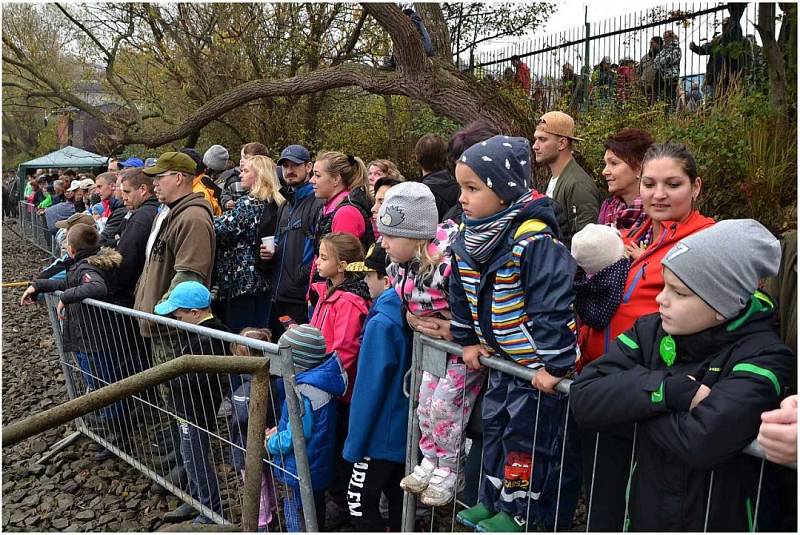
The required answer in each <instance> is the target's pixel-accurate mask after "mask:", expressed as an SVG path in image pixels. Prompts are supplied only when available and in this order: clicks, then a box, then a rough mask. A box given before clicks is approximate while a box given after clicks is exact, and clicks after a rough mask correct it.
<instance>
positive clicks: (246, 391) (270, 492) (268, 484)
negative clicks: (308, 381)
mask: <svg viewBox="0 0 800 535" xmlns="http://www.w3.org/2000/svg"><path fill="white" fill-rule="evenodd" d="M239 334H240V335H242V336H246V337H247V338H254V339H256V340H261V341H262V342H271V341H272V337H271V335H270V332H269V329H257V328H255V327H245V328H244V329H242V332H240V333H239ZM231 353H233V354H234V355H236V356H239V357H246V356H252V357H261V356H263V355H264V353H263V352H261V351H258V350H255V349H252V348H250V347H247V346H245V345H241V344H231ZM242 377H244V381H243V382H242V384H241V385H239V387H238V388H237V389H236V390H234V392H233V394H231V400H233V414H231V417H230V420H229V422H230V430H231V442H233V444H234V447H232V448H231V457H232V461H233V467H234V469H235V470H236V471H237V472H239V474H240V475H241V476H242V481H244V475H245V474H244V468H245V449H246V448H247V426H248V423H249V419H248V414H249V408H250V376H249V375H244V376H242ZM275 395H276V392H275V388H274V387H273V384H272V377H270V388H269V391H268V392H267V396H268V397H267V419H266V421H265V422H262V423H263V425H264V427H265V428H269V427H273V426H274V425H275V421H276V420H277V417H276V410H275V408H274V403H275ZM257 425H258V424H257ZM276 508H277V503H275V486H274V485H273V477H272V474H271V471H264V472H263V473H262V474H261V506H260V507H259V512H258V531H259V532H265V531H268V525H269V523H270V522H271V521H272V512H273V511H274V510H275V509H276Z"/></svg>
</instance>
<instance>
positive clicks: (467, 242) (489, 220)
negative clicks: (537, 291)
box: [464, 191, 533, 264]
mask: <svg viewBox="0 0 800 535" xmlns="http://www.w3.org/2000/svg"><path fill="white" fill-rule="evenodd" d="M532 199H533V192H532V191H527V192H526V193H524V194H523V195H522V197H520V198H518V199H517V202H515V203H514V204H512V205H511V206H509V207H508V208H506V209H505V210H503V211H502V212H498V213H496V214H494V215H492V216H489V217H485V218H483V219H470V218H468V217H464V224H465V227H466V228H465V230H464V246H465V247H466V249H467V252H468V253H469V255H470V256H471V257H472V258H474V259H475V260H476V261H477V262H478V263H480V264H483V263H484V262H486V261H487V260H489V257H491V256H492V253H493V252H494V250H495V248H496V247H497V245H498V244H499V243H500V242H501V241H502V239H503V236H505V231H506V230H507V229H508V227H509V226H510V224H511V222H512V221H514V219H515V218H516V217H517V216H518V215H519V213H520V212H521V211H522V209H523V208H524V207H525V205H526V204H527V203H528V202H530V201H531V200H532Z"/></svg>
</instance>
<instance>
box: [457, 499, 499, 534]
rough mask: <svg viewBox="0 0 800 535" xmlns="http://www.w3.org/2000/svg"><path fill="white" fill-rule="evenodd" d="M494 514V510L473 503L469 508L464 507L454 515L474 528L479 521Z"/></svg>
mask: <svg viewBox="0 0 800 535" xmlns="http://www.w3.org/2000/svg"><path fill="white" fill-rule="evenodd" d="M493 516H494V511H492V510H491V509H489V508H488V507H486V506H485V505H483V504H482V503H479V504H477V505H473V506H472V507H470V508H469V509H464V510H463V511H461V512H459V513H458V515H456V519H457V520H458V521H459V522H461V523H462V524H464V525H465V526H467V527H468V528H472V529H475V527H476V526H477V525H478V523H479V522H481V521H483V520H488V519H489V518H492V517H493Z"/></svg>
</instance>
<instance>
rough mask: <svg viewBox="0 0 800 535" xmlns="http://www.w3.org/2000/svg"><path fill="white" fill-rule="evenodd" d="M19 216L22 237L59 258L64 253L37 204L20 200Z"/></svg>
mask: <svg viewBox="0 0 800 535" xmlns="http://www.w3.org/2000/svg"><path fill="white" fill-rule="evenodd" d="M17 217H18V219H17V221H18V223H19V229H18V230H19V233H20V235H22V237H24V238H25V239H26V240H28V241H29V242H30V243H31V244H33V245H34V246H36V247H37V248H39V249H41V250H42V251H44V252H46V253H48V254H49V255H51V256H52V257H53V258H59V257H60V256H61V255H62V253H61V247H60V246H59V244H58V242H57V240H56V238H55V237H54V236H53V235H52V234H50V230H48V228H47V223H46V222H45V219H44V215H43V214H39V212H38V208H37V207H36V206H34V205H32V204H30V203H28V202H25V201H20V202H19V211H18V214H17Z"/></svg>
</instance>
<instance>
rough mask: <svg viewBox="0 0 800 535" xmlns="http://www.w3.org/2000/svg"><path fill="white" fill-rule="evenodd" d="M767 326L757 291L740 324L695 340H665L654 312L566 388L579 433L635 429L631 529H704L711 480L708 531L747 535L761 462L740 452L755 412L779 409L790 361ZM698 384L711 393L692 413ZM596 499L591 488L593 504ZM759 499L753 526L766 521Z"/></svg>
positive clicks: (768, 311) (767, 312) (757, 418)
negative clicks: (741, 532) (584, 429)
mask: <svg viewBox="0 0 800 535" xmlns="http://www.w3.org/2000/svg"><path fill="white" fill-rule="evenodd" d="M774 321H775V317H774V314H773V307H772V304H771V302H770V301H769V298H768V297H767V296H766V295H765V294H762V293H760V292H757V293H756V295H755V296H754V297H753V298H752V299H751V301H750V304H749V306H748V308H747V309H746V310H745V311H743V312H742V313H741V314H740V315H739V316H738V317H737V318H734V319H732V320H730V321H728V322H726V323H725V324H723V325H720V326H717V327H713V328H711V329H706V330H705V331H702V332H700V333H697V334H693V335H687V336H674V337H672V336H669V335H668V334H667V333H665V332H664V330H663V328H662V326H661V318H660V316H659V314H651V315H648V316H644V317H642V318H640V319H639V320H638V321H637V322H636V324H635V325H634V326H633V329H631V330H630V331H628V332H626V333H624V334H621V335H620V336H619V337H618V338H617V340H616V343H615V344H614V345H612V348H611V350H610V351H609V352H608V353H607V354H606V355H604V356H602V357H601V358H599V359H597V360H595V361H593V362H591V363H589V364H588V365H587V366H586V367H585V368H584V369H583V370H582V371H581V374H580V375H579V376H578V378H577V379H576V380H575V382H574V383H573V384H572V386H571V388H570V399H571V406H572V411H573V414H574V416H575V420H576V421H577V423H578V425H579V426H580V427H583V428H587V429H592V430H601V431H602V430H604V429H606V430H607V429H614V428H620V427H625V426H626V424H631V423H634V422H635V423H637V424H638V425H637V427H638V431H637V436H636V458H635V462H634V465H633V466H634V468H633V475H632V479H631V482H630V503H629V520H630V522H631V525H630V528H631V529H632V530H635V531H704V523H705V516H706V506H707V504H708V503H709V500H708V491H709V486H710V484H711V477H712V473H713V488H712V496H711V500H710V511H709V516H708V526H707V529H708V530H709V531H750V530H751V528H752V521H753V518H754V517H755V514H756V512H755V506H756V496H757V490H758V486H759V485H758V483H759V470H760V466H761V461H760V460H759V459H756V458H755V457H752V456H750V455H746V454H744V453H742V450H743V449H744V448H745V446H747V445H748V444H749V443H750V442H751V441H752V440H753V439H755V438H756V436H757V435H758V429H759V425H760V423H761V413H762V412H764V411H768V410H772V409H775V408H777V407H778V404H779V402H780V400H781V398H782V397H783V396H784V392H785V388H786V386H787V381H788V378H789V372H790V369H791V366H792V363H793V359H794V357H793V356H792V353H791V351H790V350H789V348H788V347H786V346H785V345H784V344H783V343H782V342H781V341H780V339H779V338H778V336H777V335H776V334H775V332H774V331H773V326H774ZM689 375H691V376H692V377H694V378H695V379H696V381H693V380H692V379H690V378H689V377H688V376H689ZM701 384H705V385H706V386H708V387H710V388H711V392H710V394H709V395H708V397H706V398H705V399H704V400H702V401H701V402H700V403H699V404H698V405H697V406H696V407H695V408H694V409H691V410H690V408H689V407H690V403H691V400H692V398H693V397H694V394H695V393H696V391H697V390H698V389H699V387H700V385H701ZM599 462H602V459H598V463H599ZM603 495H604V492H603V489H602V488H597V487H595V495H594V500H596V502H595V507H603V505H602V503H601V501H602V496H603ZM597 500H600V501H597ZM765 502H769V500H767V499H765V497H764V496H762V500H761V502H760V503H761V509H762V510H761V511H760V513H761V514H760V516H759V518H760V520H759V524H760V527H764V523H762V521H767V519H768V517H769V516H770V515H769V514H765V511H764V507H765V506H766V504H765Z"/></svg>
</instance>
